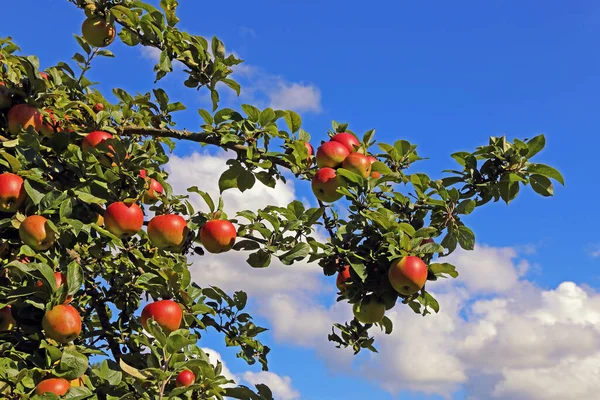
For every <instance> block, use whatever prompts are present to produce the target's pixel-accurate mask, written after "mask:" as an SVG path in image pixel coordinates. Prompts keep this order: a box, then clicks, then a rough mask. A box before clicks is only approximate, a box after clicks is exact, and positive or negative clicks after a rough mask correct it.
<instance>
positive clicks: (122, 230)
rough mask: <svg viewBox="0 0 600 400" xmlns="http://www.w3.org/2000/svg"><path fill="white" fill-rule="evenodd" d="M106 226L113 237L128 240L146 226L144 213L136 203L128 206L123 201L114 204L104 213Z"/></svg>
mask: <svg viewBox="0 0 600 400" xmlns="http://www.w3.org/2000/svg"><path fill="white" fill-rule="evenodd" d="M104 225H105V226H106V229H108V231H109V232H110V233H112V234H113V235H116V236H118V237H120V238H128V237H131V236H133V235H135V234H136V233H138V232H139V231H140V229H142V226H144V213H143V212H142V209H141V208H140V206H138V205H137V204H135V203H132V204H131V205H127V204H125V203H123V202H122V201H119V202H116V203H112V204H111V205H109V206H108V207H106V211H105V212H104Z"/></svg>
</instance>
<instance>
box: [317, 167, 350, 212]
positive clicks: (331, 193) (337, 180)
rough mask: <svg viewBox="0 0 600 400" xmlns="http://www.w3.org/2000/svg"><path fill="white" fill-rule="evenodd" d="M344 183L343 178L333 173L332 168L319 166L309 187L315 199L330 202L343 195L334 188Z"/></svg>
mask: <svg viewBox="0 0 600 400" xmlns="http://www.w3.org/2000/svg"><path fill="white" fill-rule="evenodd" d="M344 185H346V182H345V181H344V179H343V178H342V177H340V176H338V175H337V174H336V173H335V170H334V169H333V168H321V169H320V170H318V171H317V173H316V174H315V176H314V177H313V179H312V182H311V188H312V191H313V193H314V194H315V196H316V197H317V199H319V200H321V201H323V202H325V203H332V202H334V201H337V200H339V199H341V198H342V197H343V196H344V195H343V194H341V193H338V192H337V191H336V190H337V188H339V187H343V186H344Z"/></svg>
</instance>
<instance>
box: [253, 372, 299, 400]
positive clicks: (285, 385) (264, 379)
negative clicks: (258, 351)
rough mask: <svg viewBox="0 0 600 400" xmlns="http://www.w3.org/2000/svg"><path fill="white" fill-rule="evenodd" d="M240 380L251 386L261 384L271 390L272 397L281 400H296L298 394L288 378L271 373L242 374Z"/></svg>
mask: <svg viewBox="0 0 600 400" xmlns="http://www.w3.org/2000/svg"><path fill="white" fill-rule="evenodd" d="M242 378H243V380H244V381H245V382H248V383H250V384H252V385H256V384H259V383H263V384H265V385H267V386H268V387H269V389H271V392H272V393H273V397H274V398H275V399H281V400H296V399H299V398H300V393H299V392H298V391H297V390H295V389H294V388H293V387H292V379H291V378H290V377H289V376H279V375H277V374H274V373H273V372H267V371H261V372H250V371H248V372H244V374H243V375H242Z"/></svg>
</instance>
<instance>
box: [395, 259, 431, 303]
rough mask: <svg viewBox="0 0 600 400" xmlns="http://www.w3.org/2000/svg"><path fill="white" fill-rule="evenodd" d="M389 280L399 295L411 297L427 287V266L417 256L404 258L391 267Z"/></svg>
mask: <svg viewBox="0 0 600 400" xmlns="http://www.w3.org/2000/svg"><path fill="white" fill-rule="evenodd" d="M388 279H389V280H390V283H391V284H392V287H393V288H394V290H396V291H397V292H398V293H400V294H402V295H404V296H411V295H413V294H415V293H417V292H418V291H419V290H421V289H422V288H423V286H425V282H426V281H427V265H426V264H425V262H424V261H423V260H421V259H420V258H419V257H416V256H406V257H402V258H400V259H398V260H396V261H394V262H393V263H392V265H391V266H390V269H389V271H388Z"/></svg>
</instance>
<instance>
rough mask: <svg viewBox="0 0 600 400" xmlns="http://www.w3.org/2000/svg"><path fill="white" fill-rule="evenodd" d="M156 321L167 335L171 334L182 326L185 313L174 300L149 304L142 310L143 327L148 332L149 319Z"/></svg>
mask: <svg viewBox="0 0 600 400" xmlns="http://www.w3.org/2000/svg"><path fill="white" fill-rule="evenodd" d="M150 318H154V321H155V322H156V323H157V324H158V325H159V326H160V327H161V328H162V329H163V330H164V331H165V332H167V333H171V332H173V331H175V330H177V329H179V326H180V325H181V319H182V318H183V311H182V310H181V307H180V306H179V304H177V303H176V302H174V301H173V300H159V301H155V302H154V303H150V304H147V305H146V306H145V307H144V309H143V310H142V325H143V327H144V328H145V329H146V330H148V319H150Z"/></svg>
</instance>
